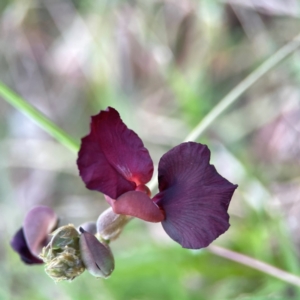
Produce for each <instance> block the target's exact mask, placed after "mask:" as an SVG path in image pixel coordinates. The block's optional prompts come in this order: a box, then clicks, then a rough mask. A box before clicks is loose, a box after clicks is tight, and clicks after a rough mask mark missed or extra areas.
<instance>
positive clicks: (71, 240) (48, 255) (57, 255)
mask: <svg viewBox="0 0 300 300" xmlns="http://www.w3.org/2000/svg"><path fill="white" fill-rule="evenodd" d="M51 235H52V239H51V240H50V242H49V244H48V245H47V246H46V247H44V248H43V250H42V253H41V254H40V257H41V258H42V259H43V261H44V263H45V264H46V265H45V271H46V273H47V274H48V275H49V276H50V277H51V278H52V279H53V280H55V281H61V280H73V279H74V278H75V277H77V276H79V275H80V274H81V273H82V272H84V270H85V266H84V263H83V262H82V259H81V255H80V247H79V238H80V233H79V232H78V231H77V230H76V228H75V227H74V226H73V225H71V224H69V225H66V226H62V227H60V228H58V229H57V230H55V231H54V232H52V234H51Z"/></svg>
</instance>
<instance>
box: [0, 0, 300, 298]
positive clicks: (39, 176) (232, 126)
mask: <svg viewBox="0 0 300 300" xmlns="http://www.w3.org/2000/svg"><path fill="white" fill-rule="evenodd" d="M283 2H284V5H282V3H283ZM299 18H300V5H299V3H298V1H297V0H289V1H287V0H286V1H280V0H268V1H258V0H257V1H254V0H252V1H250V0H244V1H238V0H235V1H234V0H232V1H229V0H227V1H226V0H224V1H211V0H202V1H201V0H198V1H196V0H183V1H175V0H174V1H173V0H165V1H163V0H152V1H142V0H135V1H134V0H132V1H129V0H128V1H125V0H123V1H117V0H115V1H112V0H110V1H105V0H95V1H90V0H88V1H86V0H85V1H84V0H76V1H72V0H51V1H50V0H39V1H38V0H32V1H24V0H15V1H9V0H5V1H1V3H0V80H1V81H3V82H5V83H6V84H7V85H8V86H10V87H11V88H12V89H14V90H15V91H16V92H18V93H20V94H21V95H22V96H23V97H24V98H25V99H27V100H28V101H29V102H30V103H32V104H33V105H34V106H36V107H37V108H38V109H40V110H41V111H42V112H44V113H45V114H46V115H47V116H48V117H49V118H50V119H52V120H53V121H54V122H56V123H57V124H58V125H59V126H61V127H62V128H63V129H64V130H66V131H67V132H68V133H70V134H71V135H72V136H74V137H75V138H77V139H80V138H81V137H82V136H84V135H85V134H87V132H88V126H89V120H90V115H93V114H96V113H98V111H99V110H100V109H104V108H105V107H106V106H107V105H110V106H113V107H115V108H116V109H118V110H119V111H120V113H121V115H122V118H123V120H124V121H125V122H126V124H127V125H128V126H129V127H130V128H132V129H133V130H135V131H136V132H137V133H138V134H139V135H140V136H141V137H142V139H143V141H144V142H145V144H146V146H147V147H148V148H149V150H150V153H151V155H152V157H153V159H154V162H155V164H157V163H158V160H159V158H160V157H161V155H162V154H163V153H164V152H166V151H167V150H168V149H170V148H171V147H173V146H174V145H177V144H179V143H180V142H181V141H182V140H183V139H184V138H185V136H186V135H187V134H188V133H189V132H190V130H191V129H192V128H193V126H195V125H196V124H197V123H198V122H199V121H200V120H201V119H202V118H203V117H204V116H205V115H206V114H207V113H208V112H209V111H210V110H211V109H212V108H213V107H214V106H215V105H216V104H217V103H218V102H219V101H220V99H221V98H222V97H223V96H225V94H226V93H227V92H229V91H230V90H231V89H232V88H234V86H235V85H236V84H237V83H239V82H240V81H241V80H242V79H243V78H244V77H245V76H246V75H248V74H249V73H250V72H251V71H253V70H254V69H255V68H256V67H257V66H258V65H259V64H260V63H261V62H263V61H264V60H265V59H267V58H268V57H270V56H271V55H272V54H273V53H274V52H275V51H276V50H277V49H278V48H280V47H281V46H282V45H284V44H285V43H287V42H288V41H289V40H291V39H292V38H293V37H294V36H295V35H296V34H298V31H299V28H300V19H299ZM299 55H300V53H299V52H296V53H295V54H294V55H293V56H292V57H290V58H289V59H288V60H287V61H286V62H284V63H283V64H281V65H279V66H278V67H277V68H276V69H275V70H273V71H272V72H270V73H269V74H267V75H266V76H265V77H264V78H262V79H261V80H260V81H259V82H258V83H257V84H255V86H253V87H252V88H251V89H249V90H248V91H247V93H245V94H244V95H243V96H242V98H241V99H240V100H239V101H238V102H237V103H236V104H235V105H234V106H232V107H231V108H230V109H229V110H228V111H226V112H225V113H224V114H223V115H222V116H221V117H220V118H219V119H218V120H217V121H216V122H215V123H214V124H213V125H212V126H211V127H210V128H209V130H207V131H206V132H205V135H204V136H203V137H201V139H200V140H199V141H200V142H202V143H207V144H208V145H209V147H210V148H211V149H212V161H213V163H214V164H215V165H216V167H217V169H218V170H219V172H220V173H221V174H222V175H224V176H225V177H226V178H228V179H229V180H230V181H231V182H233V183H237V184H239V189H238V191H237V193H236V194H235V196H234V198H233V200H232V204H231V206H230V214H231V228H230V229H229V231H228V232H227V233H226V234H225V235H224V236H222V237H221V238H219V239H218V241H216V242H215V243H216V244H220V245H223V246H224V247H228V248H230V249H233V250H236V251H238V252H241V253H244V254H247V255H249V256H252V257H254V258H257V259H260V260H263V261H265V262H267V263H270V264H272V265H274V266H277V267H279V268H282V269H284V270H287V271H289V272H292V273H295V274H299V275H300V269H299V253H300V239H299V230H300V223H299V219H300V201H299V200H300V171H299V170H300V164H299V157H300V146H299V145H300V143H299V140H300V134H299V133H300V123H299V122H300V118H299V116H300V100H299V99H300V90H299V84H300V56H299ZM0 157H1V158H0V195H1V198H0V212H1V218H0V238H1V243H0V283H1V284H0V299H1V300H2V299H3V300H4V299H5V300H6V299H13V300H17V299H20V300H23V299H34V300H48V299H49V300H50V299H51V300H52V299H62V300H64V299H74V300H84V299H91V300H92V299H97V300H98V299H105V300H110V299H112V300H115V299H116V300H118V299H120V300H123V299H130V300H131V299H132V300H137V299H138V300H151V299H164V300H168V299H176V300H190V299H191V300H193V299H195V300H196V299H197V300H198V299H199V300H202V299H203V300H204V299H205V300H206V299H209V300H211V299H212V300H226V299H238V300H265V299H279V300H283V299H299V298H300V291H299V289H298V288H296V287H294V286H292V285H289V284H287V283H285V282H281V281H279V280H278V279H274V278H272V277H270V276H268V275H266V274H264V273H260V272H258V271H255V270H252V269H250V268H248V267H245V266H243V265H240V264H237V263H234V262H231V261H227V260H225V259H223V258H220V257H217V256H215V255H213V254H211V253H209V252H207V251H206V250H200V251H190V250H186V249H182V248H180V246H178V245H177V244H176V243H174V242H173V241H171V240H170V239H169V238H168V237H167V236H166V235H165V234H164V232H163V230H162V229H161V227H160V225H157V224H148V223H145V222H142V221H140V220H134V221H132V222H131V223H130V224H129V225H127V227H126V229H125V231H124V233H123V234H122V235H121V236H120V238H119V239H118V240H117V241H116V242H113V243H112V244H111V246H112V250H113V252H114V254H115V260H116V269H115V271H114V273H113V274H112V276H111V277H110V278H109V279H107V280H97V279H94V278H93V277H91V276H89V274H84V275H83V276H81V277H79V278H77V279H76V280H75V281H74V282H73V283H68V282H64V283H58V284H55V283H54V282H53V281H52V280H51V279H50V278H49V277H47V275H46V274H45V273H44V270H43V267H39V266H38V267H32V266H30V267H28V266H25V265H23V264H22V263H21V262H20V260H19V258H18V257H17V255H16V253H14V252H13V251H12V250H11V248H10V247H9V241H10V239H11V237H12V235H13V234H14V232H15V231H16V230H17V229H19V227H20V226H21V223H22V218H23V217H24V215H25V214H26V212H27V211H28V210H29V209H30V208H31V207H32V206H34V205H37V204H45V205H49V206H52V207H53V208H55V210H56V212H57V213H58V214H59V215H60V216H61V224H68V223H73V224H74V225H75V226H77V225H79V224H81V223H83V222H85V221H89V220H95V219H96V218H97V216H98V215H99V214H100V213H101V212H102V211H103V210H104V209H105V208H106V207H107V204H106V202H105V200H104V198H103V196H102V195H101V194H99V193H97V192H91V191H88V190H86V189H85V187H84V185H83V183H82V182H81V179H80V177H79V176H78V172H77V169H76V163H75V162H76V157H75V156H74V155H73V154H72V153H69V152H68V150H67V149H64V148H63V147H62V146H60V145H58V144H57V142H56V141H54V140H52V139H51V138H50V137H49V136H48V135H47V134H46V133H45V132H43V131H42V130H40V129H39V128H38V127H37V126H36V125H35V124H33V123H32V122H31V121H30V120H28V119H27V118H26V117H24V116H23V115H22V114H20V113H19V112H18V111H16V110H15V109H13V108H12V107H10V106H9V105H8V104H6V103H5V102H4V101H3V99H0Z"/></svg>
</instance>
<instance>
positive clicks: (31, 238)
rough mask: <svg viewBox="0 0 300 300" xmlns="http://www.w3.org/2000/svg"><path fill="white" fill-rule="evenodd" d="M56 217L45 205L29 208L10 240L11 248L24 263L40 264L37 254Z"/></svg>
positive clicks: (53, 225)
mask: <svg viewBox="0 0 300 300" xmlns="http://www.w3.org/2000/svg"><path fill="white" fill-rule="evenodd" d="M57 223H58V219H57V216H56V214H55V213H54V211H53V210H52V209H51V208H49V207H47V206H36V207H34V208H33V209H31V210H30V211H29V212H28V213H27V215H26V217H25V219H24V223H23V227H22V228H20V229H19V230H18V231H17V233H16V234H15V235H14V237H13V239H12V240H11V243H10V244H11V246H12V248H13V249H14V250H15V251H16V252H17V253H18V254H19V255H20V258H21V259H22V261H23V262H25V263H26V264H42V263H43V260H41V259H40V258H39V254H40V253H41V250H42V248H43V247H44V246H46V244H47V242H48V238H49V233H51V232H52V231H53V230H54V229H55V228H56V226H57Z"/></svg>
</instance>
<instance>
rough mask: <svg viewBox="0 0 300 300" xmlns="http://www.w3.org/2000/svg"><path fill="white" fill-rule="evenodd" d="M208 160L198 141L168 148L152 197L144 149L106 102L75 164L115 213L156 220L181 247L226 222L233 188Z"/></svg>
mask: <svg viewBox="0 0 300 300" xmlns="http://www.w3.org/2000/svg"><path fill="white" fill-rule="evenodd" d="M209 160H210V151H209V149H208V148H207V146H205V145H202V144H199V143H194V142H188V143H182V144H180V145H178V146H176V147H174V148H173V149H171V150H170V151H168V152H167V153H166V154H164V155H163V156H162V158H161V159H160V162H159V166H158V182H159V193H158V194H157V195H156V196H154V197H153V198H152V199H151V198H150V191H149V189H148V188H147V186H146V185H145V184H146V183H147V182H149V181H150V179H151V177H152V175H153V162H152V160H151V157H150V155H149V152H148V150H147V149H146V148H145V147H144V145H143V142H142V141H141V139H140V138H139V137H138V136H137V134H136V133H135V132H133V131H132V130H130V129H128V128H127V126H126V125H125V124H124V123H123V121H122V120H121V118H120V115H119V113H118V112H117V111H116V110H115V109H113V108H111V107H109V108H107V109H106V110H105V111H101V112H100V113H99V114H98V115H96V116H93V117H92V121H91V131H90V133H89V135H87V136H86V137H84V138H83V139H82V144H81V148H80V151H79V155H78V160H77V164H78V168H79V171H80V176H81V178H82V180H83V181H84V182H85V184H86V187H87V188H88V189H91V190H97V191H99V192H102V193H103V194H104V195H105V198H106V200H107V201H108V203H109V204H110V205H111V206H112V209H113V211H114V212H115V213H117V214H124V215H130V216H134V217H138V218H140V219H143V220H145V221H150V222H161V223H162V226H163V228H164V229H165V231H166V232H167V234H168V235H169V236H170V237H171V238H172V239H173V240H175V241H176V242H178V243H179V244H181V245H182V246H183V247H184V248H191V249H199V248H203V247H206V246H208V245H209V244H210V243H211V242H212V241H213V240H215V239H216V238H217V237H218V236H219V235H221V234H222V233H224V232H225V231H226V230H227V229H228V228H229V215H228V213H227V210H228V206H229V203H230V200H231V197H232V195H233V192H234V190H235V189H236V188H237V185H234V184H232V183H230V182H229V181H228V180H226V179H225V178H223V177H222V176H221V175H220V174H218V172H217V171H216V169H215V167H214V166H213V165H210V164H209Z"/></svg>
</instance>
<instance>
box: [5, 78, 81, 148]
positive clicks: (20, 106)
mask: <svg viewBox="0 0 300 300" xmlns="http://www.w3.org/2000/svg"><path fill="white" fill-rule="evenodd" d="M0 96H2V98H3V99H4V100H6V101H7V102H8V103H10V104H11V105H12V106H14V107H15V108H16V109H17V110H19V111H20V112H22V113H23V114H24V115H26V116H27V117H29V118H30V119H31V120H32V121H34V122H35V123H36V124H37V125H38V126H40V127H41V128H42V129H43V130H45V131H46V132H48V133H49V134H50V135H51V136H52V137H54V138H55V139H56V140H57V141H58V142H60V143H61V144H62V145H64V146H66V147H67V148H68V149H69V150H71V151H72V152H74V153H76V152H78V149H79V143H78V142H77V141H76V140H74V139H73V138H72V137H71V136H69V135H68V134H67V133H66V132H65V131H63V130H62V129H61V128H60V127H58V126H57V125H55V124H54V123H53V122H52V121H50V120H49V119H48V118H47V117H46V116H45V115H44V114H43V113H41V112H40V111H38V110H37V109H36V108H34V107H33V106H32V105H31V104H29V103H28V102H26V101H25V100H24V99H23V98H22V97H21V96H19V95H18V94H16V93H14V92H13V91H12V90H11V89H9V88H8V87H7V86H6V85H4V84H3V83H2V82H0Z"/></svg>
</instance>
